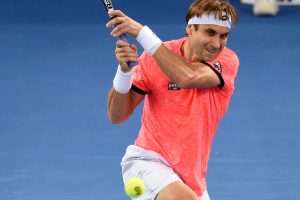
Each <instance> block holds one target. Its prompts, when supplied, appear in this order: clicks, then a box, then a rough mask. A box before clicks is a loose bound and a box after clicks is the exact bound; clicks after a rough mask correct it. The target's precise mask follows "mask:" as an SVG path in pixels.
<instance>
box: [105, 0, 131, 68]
mask: <svg viewBox="0 0 300 200" xmlns="http://www.w3.org/2000/svg"><path fill="white" fill-rule="evenodd" d="M102 2H103V4H104V6H105V8H106V11H107V12H108V11H110V10H113V9H114V7H113V4H112V2H111V0H102ZM109 17H110V18H111V19H113V18H115V16H109ZM118 39H119V40H123V41H125V42H128V39H127V36H126V34H122V35H120V36H119V37H118ZM128 65H129V67H134V66H136V65H137V62H133V61H129V62H128Z"/></svg>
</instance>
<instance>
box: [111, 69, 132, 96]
mask: <svg viewBox="0 0 300 200" xmlns="http://www.w3.org/2000/svg"><path fill="white" fill-rule="evenodd" d="M132 71H133V70H130V71H129V72H123V71H122V69H121V66H120V65H119V66H118V70H117V73H116V75H115V78H114V80H113V86H114V88H115V90H116V91H117V92H119V93H121V94H125V93H127V92H128V91H129V90H130V88H131V85H132V76H133V72H132Z"/></svg>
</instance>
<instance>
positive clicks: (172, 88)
mask: <svg viewBox="0 0 300 200" xmlns="http://www.w3.org/2000/svg"><path fill="white" fill-rule="evenodd" d="M168 90H181V88H180V87H179V86H178V85H177V84H176V83H171V82H169V84H168Z"/></svg>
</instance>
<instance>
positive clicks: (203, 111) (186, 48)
mask: <svg viewBox="0 0 300 200" xmlns="http://www.w3.org/2000/svg"><path fill="white" fill-rule="evenodd" d="M109 14H110V15H111V16H116V17H115V18H114V19H112V20H111V21H109V22H108V23H107V25H106V26H107V27H113V26H114V25H118V26H117V27H116V28H114V29H113V30H112V33H111V34H112V35H113V36H114V37H117V36H119V35H121V34H124V33H127V34H130V35H131V36H133V37H134V38H136V40H137V41H138V42H139V43H140V44H141V46H142V47H143V48H144V50H145V51H144V52H143V53H142V55H141V56H140V57H139V58H138V56H137V50H136V49H137V48H136V46H134V45H130V44H128V43H126V42H123V41H118V42H117V43H116V50H115V54H116V58H117V60H118V62H119V66H118V69H117V72H116V75H115V78H114V80H113V87H112V89H111V91H110V93H109V95H108V116H109V118H110V120H111V121H112V123H114V124H118V123H122V122H124V121H126V120H127V119H128V117H129V116H130V115H131V114H132V113H133V111H134V109H135V108H136V107H137V105H138V104H139V103H140V102H141V101H142V100H144V111H143V115H142V118H141V122H142V124H141V128H140V131H139V134H138V137H137V139H136V140H135V143H134V144H133V145H130V146H128V148H127V150H126V153H125V155H124V157H123V159H122V162H121V166H122V173H123V179H124V182H126V181H127V180H128V179H130V178H132V177H139V178H141V179H142V180H144V182H145V185H146V191H145V193H144V194H143V195H141V196H140V197H138V198H135V199H137V200H154V199H156V200H199V199H200V200H209V199H210V198H209V195H208V192H207V185H206V172H207V166H208V160H209V156H210V151H211V145H212V141H213V138H214V135H215V133H216V130H217V126H218V124H219V122H220V120H221V118H222V116H223V115H224V113H225V112H226V110H227V108H228V105H229V101H230V98H231V96H232V93H233V91H234V79H235V76H236V74H237V70H238V66H239V59H238V56H237V55H236V54H235V52H234V51H232V50H230V49H229V48H227V47H226V43H227V40H228V36H229V32H230V28H231V26H232V25H233V24H235V23H236V21H237V13H236V10H235V9H234V7H233V6H232V5H231V4H230V3H229V2H228V1H226V0H197V1H195V2H194V3H192V4H191V5H190V7H189V9H188V12H187V15H186V23H187V25H186V36H185V37H183V38H180V39H177V40H172V41H167V42H162V41H161V40H160V39H159V37H157V36H156V35H155V34H154V33H153V32H152V31H151V29H150V28H149V27H147V26H143V25H141V24H140V23H138V22H136V21H135V20H133V19H131V18H129V17H128V16H126V15H125V14H124V13H122V12H121V11H119V10H114V11H110V12H109ZM128 61H136V62H139V64H138V65H137V66H135V67H134V68H130V67H129V66H128V64H127V62H128Z"/></svg>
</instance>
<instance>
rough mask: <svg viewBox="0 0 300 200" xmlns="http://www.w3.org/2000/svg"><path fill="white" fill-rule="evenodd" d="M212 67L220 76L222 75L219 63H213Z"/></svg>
mask: <svg viewBox="0 0 300 200" xmlns="http://www.w3.org/2000/svg"><path fill="white" fill-rule="evenodd" d="M213 66H214V68H215V69H216V70H217V71H218V72H219V73H220V74H221V73H222V65H221V63H220V62H219V61H217V62H215V63H214V64H213Z"/></svg>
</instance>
